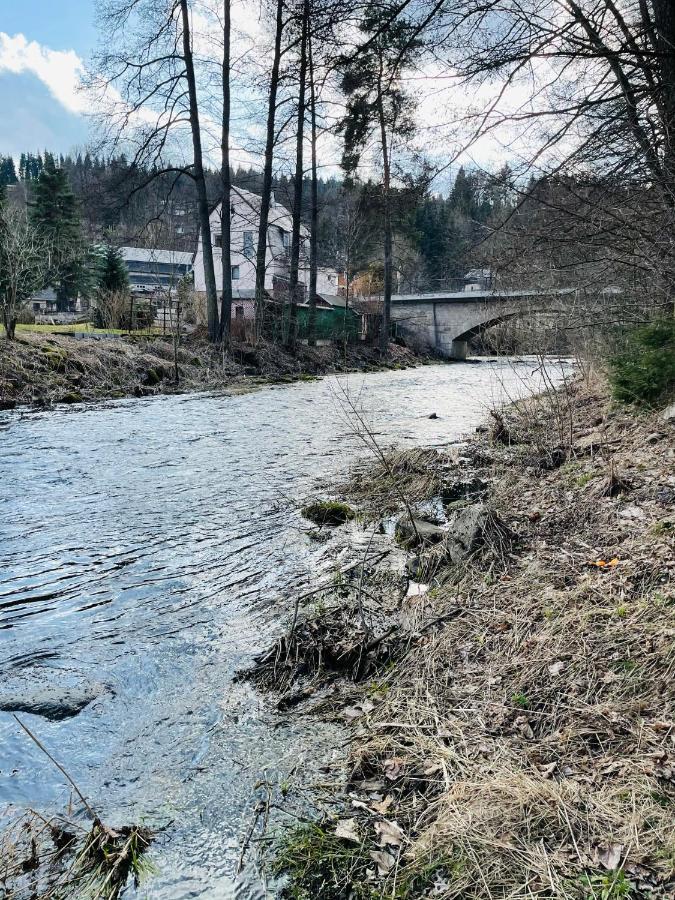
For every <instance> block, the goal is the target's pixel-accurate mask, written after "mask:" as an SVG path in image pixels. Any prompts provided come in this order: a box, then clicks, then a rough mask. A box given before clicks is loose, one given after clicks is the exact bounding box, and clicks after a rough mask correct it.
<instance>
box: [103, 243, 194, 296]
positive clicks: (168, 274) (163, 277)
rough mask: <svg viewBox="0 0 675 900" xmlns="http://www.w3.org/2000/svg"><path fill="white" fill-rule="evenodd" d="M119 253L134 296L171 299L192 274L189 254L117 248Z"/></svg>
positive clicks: (139, 248) (136, 248) (173, 251)
mask: <svg viewBox="0 0 675 900" xmlns="http://www.w3.org/2000/svg"><path fill="white" fill-rule="evenodd" d="M120 253H121V254H122V258H123V259H124V263H125V265H126V267H127V272H128V274H129V287H130V288H131V292H132V293H133V294H135V295H137V296H146V297H165V296H171V295H172V294H175V292H176V289H177V288H178V284H179V282H180V281H181V279H183V278H185V276H186V275H189V274H190V272H191V271H192V254H191V253H186V252H184V251H181V250H154V249H145V248H144V247H120Z"/></svg>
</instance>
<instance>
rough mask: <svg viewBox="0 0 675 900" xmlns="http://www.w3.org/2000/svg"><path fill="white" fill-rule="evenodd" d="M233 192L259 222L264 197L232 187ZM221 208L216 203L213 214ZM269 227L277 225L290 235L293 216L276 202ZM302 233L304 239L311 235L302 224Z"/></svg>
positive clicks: (271, 212)
mask: <svg viewBox="0 0 675 900" xmlns="http://www.w3.org/2000/svg"><path fill="white" fill-rule="evenodd" d="M231 191H232V195H235V196H236V197H238V198H239V200H241V201H242V203H244V204H246V206H248V207H249V209H250V210H251V213H252V219H254V220H255V221H256V222H257V220H258V219H259V217H260V207H261V205H262V197H261V196H260V194H254V193H253V192H252V191H247V190H246V189H245V188H240V187H234V186H232V189H231ZM220 207H221V204H220V203H216V205H215V206H214V207H213V209H212V211H211V212H212V214H213V213H214V212H218V211H219V210H220ZM268 225H275V226H276V227H277V228H281V229H282V230H283V231H288V232H289V233H290V232H291V231H292V230H293V216H292V215H291V213H290V211H289V210H288V209H287V208H286V207H285V206H283V205H282V204H281V203H278V202H275V203H273V204H270V212H269V219H268ZM300 233H301V234H302V236H303V237H307V236H308V235H309V231H308V229H307V228H306V227H305V226H304V225H303V224H302V223H301V224H300Z"/></svg>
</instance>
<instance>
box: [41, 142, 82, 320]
mask: <svg viewBox="0 0 675 900" xmlns="http://www.w3.org/2000/svg"><path fill="white" fill-rule="evenodd" d="M30 218H31V222H32V224H33V225H34V226H35V228H36V229H37V230H38V232H39V233H40V235H41V237H42V239H43V240H44V241H45V243H46V244H47V245H48V246H49V248H50V250H51V259H52V264H51V266H50V271H49V275H48V283H50V284H52V285H53V286H54V289H55V291H56V305H57V309H58V310H59V312H65V311H67V310H68V308H69V306H70V304H71V302H72V301H73V300H75V299H76V298H77V294H78V290H79V288H80V285H81V281H82V277H83V256H84V248H83V243H82V227H81V222H80V213H79V209H78V205H77V200H76V199H75V195H74V193H73V190H72V188H71V186H70V182H69V181H68V176H67V175H66V173H65V171H64V170H63V169H59V168H57V167H56V165H55V163H54V158H53V157H52V155H51V154H45V164H44V166H43V168H42V172H41V173H40V176H39V178H38V179H37V181H36V182H35V185H34V188H33V192H32V199H31V201H30Z"/></svg>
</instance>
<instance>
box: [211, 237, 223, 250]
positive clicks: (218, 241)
mask: <svg viewBox="0 0 675 900" xmlns="http://www.w3.org/2000/svg"><path fill="white" fill-rule="evenodd" d="M213 246H214V247H222V246H223V236H222V234H214V235H213Z"/></svg>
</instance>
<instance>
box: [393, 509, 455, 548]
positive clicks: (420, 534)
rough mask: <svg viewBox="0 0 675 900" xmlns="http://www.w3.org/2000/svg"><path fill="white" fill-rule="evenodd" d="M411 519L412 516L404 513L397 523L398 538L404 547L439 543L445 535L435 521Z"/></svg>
mask: <svg viewBox="0 0 675 900" xmlns="http://www.w3.org/2000/svg"><path fill="white" fill-rule="evenodd" d="M413 521H414V523H415V524H414V526H413V523H412V522H411V521H410V516H408V515H403V516H401V517H400V518H399V520H398V522H397V523H396V540H397V541H398V542H399V544H401V545H402V546H403V547H419V546H420V544H422V545H424V544H439V543H440V542H441V541H442V540H443V538H444V537H445V531H444V529H443V528H441V527H440V526H439V525H434V524H433V522H426V521H425V520H424V519H414V520H413Z"/></svg>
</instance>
